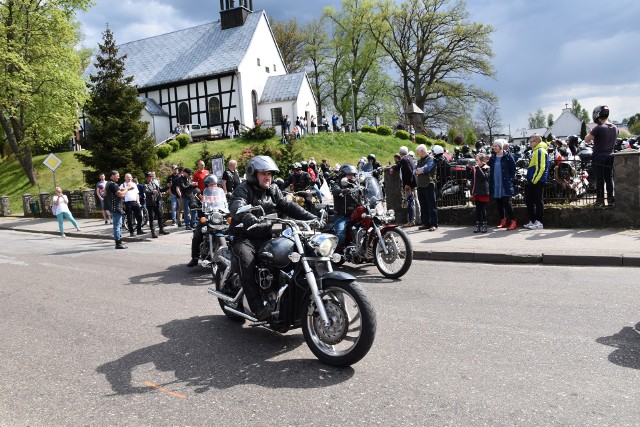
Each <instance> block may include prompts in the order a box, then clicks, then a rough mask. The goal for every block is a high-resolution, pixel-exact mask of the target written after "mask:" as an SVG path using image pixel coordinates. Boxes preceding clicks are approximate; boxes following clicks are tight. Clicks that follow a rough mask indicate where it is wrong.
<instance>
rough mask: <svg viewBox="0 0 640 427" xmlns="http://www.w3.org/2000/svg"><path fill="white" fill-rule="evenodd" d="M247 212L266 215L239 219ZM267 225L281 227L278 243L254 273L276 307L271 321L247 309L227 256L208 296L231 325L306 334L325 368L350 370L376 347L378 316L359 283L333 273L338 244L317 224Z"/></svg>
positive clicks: (269, 245)
mask: <svg viewBox="0 0 640 427" xmlns="http://www.w3.org/2000/svg"><path fill="white" fill-rule="evenodd" d="M249 211H253V212H256V213H258V212H262V216H263V218H264V211H263V210H262V208H261V207H260V206H257V207H256V206H253V207H252V206H245V207H243V208H241V209H240V210H239V211H238V213H239V214H241V213H243V212H249ZM265 220H266V221H271V222H272V223H273V224H281V225H282V227H283V232H282V233H281V235H280V236H279V237H275V238H273V239H271V240H270V241H268V242H266V243H265V244H264V245H263V246H262V247H261V248H260V250H259V251H258V254H257V256H258V262H257V266H256V270H255V272H254V274H255V280H256V283H258V285H259V288H260V292H261V294H262V297H263V299H265V300H268V301H269V302H270V303H271V304H272V306H273V307H274V311H273V313H272V315H271V317H270V318H269V319H267V320H265V321H258V319H256V318H255V316H254V314H252V313H251V312H249V311H248V309H247V308H246V307H248V305H247V304H246V303H245V299H244V298H243V297H244V291H243V289H242V286H241V284H240V277H239V274H238V265H237V261H236V260H235V259H234V258H235V257H231V254H230V253H229V251H224V253H223V256H224V257H228V258H227V259H225V260H224V261H222V262H219V263H218V268H217V271H216V276H215V280H214V282H215V288H209V293H210V294H211V295H214V296H215V297H217V298H218V301H219V303H220V307H221V308H222V310H223V312H224V313H225V314H226V315H227V316H228V317H229V318H231V319H233V320H238V321H241V322H244V321H245V320H248V321H250V322H252V323H251V326H263V327H266V328H268V329H271V330H273V331H276V332H280V333H284V332H287V331H289V330H290V329H294V328H302V332H303V335H304V339H305V341H306V343H307V345H308V346H309V348H310V349H311V351H312V352H313V354H314V355H315V356H316V357H317V358H318V359H320V360H321V361H322V362H324V363H327V364H329V365H334V366H349V365H352V364H354V363H356V362H358V361H359V360H360V359H362V358H363V357H364V356H365V355H366V354H367V353H368V351H369V349H370V348H371V346H372V345H373V341H374V338H375V334H376V314H375V311H374V309H373V305H372V303H371V301H370V300H369V298H368V297H367V296H366V294H365V293H364V290H363V289H362V287H361V286H360V285H359V284H358V283H357V282H356V278H355V277H353V276H351V275H349V274H346V273H343V272H337V271H333V268H332V265H331V261H332V258H333V257H334V250H335V248H336V246H337V244H338V238H337V237H336V236H333V235H331V234H326V233H319V232H316V231H314V230H313V228H312V225H313V222H314V221H299V220H293V219H282V218H277V217H274V216H269V217H268V218H267V219H265ZM338 258H339V256H338ZM232 260H233V262H232ZM228 264H232V266H231V267H228Z"/></svg>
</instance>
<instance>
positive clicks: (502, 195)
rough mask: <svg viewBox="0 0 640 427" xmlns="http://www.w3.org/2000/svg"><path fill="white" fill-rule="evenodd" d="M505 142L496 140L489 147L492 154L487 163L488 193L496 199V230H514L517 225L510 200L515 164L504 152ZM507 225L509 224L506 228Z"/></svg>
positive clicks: (509, 155)
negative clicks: (488, 171) (497, 221)
mask: <svg viewBox="0 0 640 427" xmlns="http://www.w3.org/2000/svg"><path fill="white" fill-rule="evenodd" d="M506 142H507V141H506V140H504V139H496V140H495V141H493V145H492V146H491V149H492V151H493V153H492V154H491V158H490V159H489V161H488V162H487V164H488V165H489V168H490V177H489V193H490V194H491V197H493V198H494V199H496V203H497V205H498V218H500V224H498V226H497V227H496V228H505V227H506V228H507V230H515V229H516V228H517V225H516V219H515V216H514V214H513V207H512V206H511V198H512V197H513V193H514V190H513V179H514V178H515V176H516V162H515V160H514V159H513V156H512V155H511V154H510V153H508V152H506V151H504V149H503V146H504V144H505V143H506ZM507 223H509V225H508V226H507Z"/></svg>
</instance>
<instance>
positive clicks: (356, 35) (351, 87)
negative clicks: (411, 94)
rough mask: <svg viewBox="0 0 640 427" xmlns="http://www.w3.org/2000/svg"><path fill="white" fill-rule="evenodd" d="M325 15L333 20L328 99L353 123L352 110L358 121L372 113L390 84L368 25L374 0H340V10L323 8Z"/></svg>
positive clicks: (383, 101) (380, 102)
mask: <svg viewBox="0 0 640 427" xmlns="http://www.w3.org/2000/svg"><path fill="white" fill-rule="evenodd" d="M324 16H325V17H326V18H327V19H329V21H330V22H331V24H332V25H331V27H332V32H331V46H332V56H331V57H332V63H331V65H330V72H329V81H330V83H329V85H330V93H331V99H332V101H333V105H334V107H335V108H336V110H337V111H338V113H339V114H340V116H342V117H343V120H344V122H345V123H354V120H353V117H352V116H353V115H354V114H355V123H356V124H357V122H358V120H359V119H360V118H361V117H368V116H372V115H374V114H375V111H374V110H376V109H377V108H378V107H377V106H378V105H380V104H382V103H385V102H386V101H385V99H386V94H387V92H388V87H389V86H390V85H391V82H390V79H389V77H388V76H387V75H386V74H384V72H383V71H382V70H383V63H384V61H383V52H382V51H381V50H380V49H379V46H378V43H377V42H376V40H375V39H374V38H373V37H372V36H371V33H370V31H369V29H368V24H367V22H369V21H370V20H371V19H372V16H373V0H343V1H342V9H341V10H340V11H339V12H338V11H336V10H335V9H333V8H330V7H329V8H325V10H324ZM352 110H354V111H355V113H353V112H352ZM346 118H349V119H348V120H347V119H346Z"/></svg>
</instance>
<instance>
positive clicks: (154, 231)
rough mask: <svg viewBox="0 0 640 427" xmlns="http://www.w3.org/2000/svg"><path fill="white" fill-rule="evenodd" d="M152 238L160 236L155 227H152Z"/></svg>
mask: <svg viewBox="0 0 640 427" xmlns="http://www.w3.org/2000/svg"><path fill="white" fill-rule="evenodd" d="M151 238H152V239H157V238H158V235H157V234H156V229H155V228H152V229H151Z"/></svg>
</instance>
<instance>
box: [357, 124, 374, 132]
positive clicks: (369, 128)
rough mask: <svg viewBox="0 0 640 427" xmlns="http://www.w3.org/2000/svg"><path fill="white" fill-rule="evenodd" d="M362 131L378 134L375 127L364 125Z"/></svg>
mask: <svg viewBox="0 0 640 427" xmlns="http://www.w3.org/2000/svg"><path fill="white" fill-rule="evenodd" d="M360 131H361V132H365V133H376V128H374V127H373V126H369V125H364V126H362V127H361V128H360Z"/></svg>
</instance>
